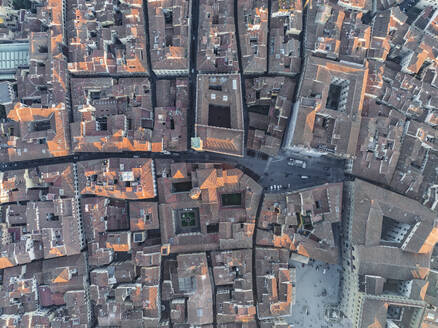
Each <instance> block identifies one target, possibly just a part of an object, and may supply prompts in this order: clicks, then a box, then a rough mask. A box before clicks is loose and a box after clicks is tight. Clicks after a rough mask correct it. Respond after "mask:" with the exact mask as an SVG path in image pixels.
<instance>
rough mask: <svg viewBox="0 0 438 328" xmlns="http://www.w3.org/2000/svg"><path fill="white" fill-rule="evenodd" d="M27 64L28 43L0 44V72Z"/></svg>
mask: <svg viewBox="0 0 438 328" xmlns="http://www.w3.org/2000/svg"><path fill="white" fill-rule="evenodd" d="M19 66H29V43H27V42H22V43H4V44H0V73H3V72H5V71H13V70H15V69H17V67H19Z"/></svg>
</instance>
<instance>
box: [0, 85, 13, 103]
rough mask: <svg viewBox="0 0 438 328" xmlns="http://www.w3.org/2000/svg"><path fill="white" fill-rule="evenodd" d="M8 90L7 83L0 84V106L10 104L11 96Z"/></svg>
mask: <svg viewBox="0 0 438 328" xmlns="http://www.w3.org/2000/svg"><path fill="white" fill-rule="evenodd" d="M9 90H10V89H9V83H8V82H0V105H7V104H10V103H12V97H11V96H12V95H11V93H10V91H9Z"/></svg>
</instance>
